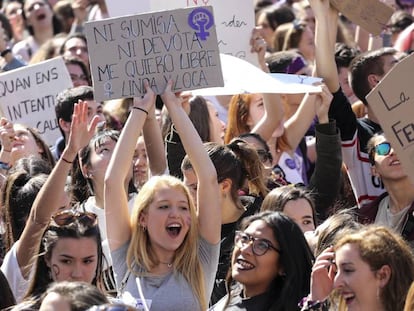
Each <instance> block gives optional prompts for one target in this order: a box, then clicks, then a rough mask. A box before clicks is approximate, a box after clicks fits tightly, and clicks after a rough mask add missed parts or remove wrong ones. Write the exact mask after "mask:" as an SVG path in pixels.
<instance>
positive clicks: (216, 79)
mask: <svg viewBox="0 0 414 311" xmlns="http://www.w3.org/2000/svg"><path fill="white" fill-rule="evenodd" d="M85 34H86V37H87V38H88V50H89V58H90V66H91V72H92V79H93V86H94V91H95V99H96V100H98V101H102V100H109V99H116V98H127V97H134V96H141V95H143V94H144V93H145V87H144V82H145V81H146V82H148V83H149V85H150V86H151V88H152V89H153V90H154V92H155V93H157V94H161V93H162V92H163V91H164V89H165V86H166V85H167V82H168V80H170V79H172V80H173V81H174V84H173V91H175V92H178V91H184V90H194V89H199V88H205V87H214V86H222V85H223V76H222V72H221V66H220V56H219V51H218V46H217V35H216V30H215V26H214V17H213V13H212V8H211V7H209V6H207V7H197V8H185V9H177V10H171V11H163V12H154V13H148V14H140V15H129V16H123V17H118V18H110V19H105V20H101V21H95V22H89V23H86V24H85Z"/></svg>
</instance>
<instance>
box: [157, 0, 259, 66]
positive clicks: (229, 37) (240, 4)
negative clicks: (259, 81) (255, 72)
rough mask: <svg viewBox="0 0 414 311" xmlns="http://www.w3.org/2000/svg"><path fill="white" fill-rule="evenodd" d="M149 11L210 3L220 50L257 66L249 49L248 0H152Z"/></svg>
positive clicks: (250, 3) (251, 11) (250, 4)
mask: <svg viewBox="0 0 414 311" xmlns="http://www.w3.org/2000/svg"><path fill="white" fill-rule="evenodd" d="M151 2H152V3H151V8H152V9H153V10H162V9H177V8H183V7H190V6H205V5H211V6H213V9H214V18H215V20H216V29H217V39H218V45H219V50H220V53H223V54H228V55H233V56H236V57H239V58H241V59H244V60H247V61H248V62H249V63H252V64H254V65H256V66H258V61H257V54H255V53H251V52H250V43H249V40H250V36H251V33H252V31H253V28H254V27H255V19H254V3H253V2H254V1H252V0H226V1H223V0H168V1H165V0H152V1H151Z"/></svg>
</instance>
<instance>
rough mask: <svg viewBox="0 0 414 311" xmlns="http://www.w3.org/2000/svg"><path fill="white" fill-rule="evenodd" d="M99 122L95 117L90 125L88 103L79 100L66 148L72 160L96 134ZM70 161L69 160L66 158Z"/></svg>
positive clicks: (74, 111) (75, 107) (74, 110)
mask: <svg viewBox="0 0 414 311" xmlns="http://www.w3.org/2000/svg"><path fill="white" fill-rule="evenodd" d="M98 122H99V117H98V116H94V117H93V118H92V120H91V121H90V123H89V124H88V103H87V102H86V101H82V100H79V101H78V103H77V104H75V106H74V108H73V115H72V122H71V125H70V134H69V139H68V144H67V146H66V148H65V151H66V152H65V153H67V152H69V153H70V155H69V156H70V158H72V155H73V157H74V156H75V155H76V153H77V152H78V151H79V150H80V149H82V148H83V147H85V146H86V145H87V144H88V143H89V141H90V140H91V138H92V136H93V135H94V134H95V129H96V126H97V124H98ZM65 159H67V160H70V159H68V158H65Z"/></svg>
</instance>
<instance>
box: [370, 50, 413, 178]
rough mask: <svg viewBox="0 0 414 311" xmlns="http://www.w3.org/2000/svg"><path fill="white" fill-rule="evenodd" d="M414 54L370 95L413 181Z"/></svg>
mask: <svg viewBox="0 0 414 311" xmlns="http://www.w3.org/2000/svg"><path fill="white" fill-rule="evenodd" d="M413 72H414V54H412V55H410V56H409V57H407V58H405V59H403V60H402V61H400V62H399V63H398V64H397V65H395V66H394V68H393V69H392V70H391V71H390V72H388V74H387V75H386V76H385V77H384V78H383V79H382V80H381V81H380V83H378V85H377V86H376V87H375V88H374V89H373V90H372V91H371V92H370V93H369V94H368V95H367V97H366V98H367V101H368V103H369V106H370V107H371V109H372V110H373V111H374V113H375V115H376V117H377V118H378V120H379V122H380V124H381V126H382V129H383V131H384V133H385V135H386V137H387V139H388V140H389V142H390V143H391V145H392V147H393V148H394V150H395V152H396V154H397V155H398V158H399V160H400V162H401V164H402V166H403V168H404V169H405V171H406V172H407V174H408V175H409V176H410V177H411V179H412V180H413V181H414V117H413V111H414V88H413V85H412V79H411V76H412V73H413Z"/></svg>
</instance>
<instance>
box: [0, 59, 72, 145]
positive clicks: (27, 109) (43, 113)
mask: <svg viewBox="0 0 414 311" xmlns="http://www.w3.org/2000/svg"><path fill="white" fill-rule="evenodd" d="M70 87H73V84H72V80H71V79H70V75H69V73H68V71H67V69H66V66H65V63H64V62H63V59H62V58H61V57H57V58H53V59H51V60H47V61H44V62H41V63H39V64H35V65H30V66H26V67H22V68H19V69H16V70H13V71H10V72H7V73H3V74H1V75H0V106H1V109H2V115H3V116H4V117H6V118H7V119H8V120H9V121H11V122H13V123H22V124H25V125H27V126H30V127H34V128H37V129H38V131H39V133H40V134H41V135H42V137H43V139H44V140H45V141H46V142H47V144H49V145H50V146H51V145H53V144H54V143H55V141H56V140H57V139H58V138H59V137H60V136H61V133H60V131H59V125H58V122H57V120H56V114H55V99H56V96H57V95H58V94H59V93H60V92H61V91H63V90H65V89H67V88H70Z"/></svg>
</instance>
